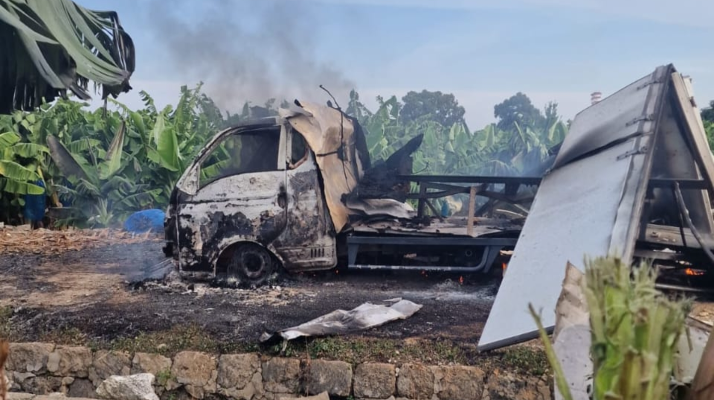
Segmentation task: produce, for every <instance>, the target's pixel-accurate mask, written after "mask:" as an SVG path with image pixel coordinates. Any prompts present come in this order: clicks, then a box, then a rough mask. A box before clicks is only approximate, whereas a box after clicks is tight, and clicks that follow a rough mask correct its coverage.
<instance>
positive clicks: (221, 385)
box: [216, 354, 262, 400]
mask: <svg viewBox="0 0 714 400" xmlns="http://www.w3.org/2000/svg"><path fill="white" fill-rule="evenodd" d="M259 370H260V358H258V355H256V354H230V355H223V356H221V358H220V359H219V361H218V377H217V379H216V382H217V384H218V392H219V393H221V394H223V395H225V396H228V397H231V398H236V399H248V400H249V399H252V398H253V396H254V395H255V394H256V392H257V391H262V376H261V374H260V372H259ZM256 381H257V382H256Z"/></svg>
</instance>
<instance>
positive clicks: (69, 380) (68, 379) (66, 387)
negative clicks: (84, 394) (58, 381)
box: [60, 376, 74, 394]
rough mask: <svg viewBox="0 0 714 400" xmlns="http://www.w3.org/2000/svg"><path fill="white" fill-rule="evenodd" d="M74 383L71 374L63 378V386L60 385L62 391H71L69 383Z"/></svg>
mask: <svg viewBox="0 0 714 400" xmlns="http://www.w3.org/2000/svg"><path fill="white" fill-rule="evenodd" d="M73 383H74V378H72V377H71V376H66V377H64V378H62V386H60V393H62V394H67V393H68V392H69V385H71V384H73Z"/></svg>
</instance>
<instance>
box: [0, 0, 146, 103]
mask: <svg viewBox="0 0 714 400" xmlns="http://www.w3.org/2000/svg"><path fill="white" fill-rule="evenodd" d="M0 22H2V23H0V87H4V88H6V89H5V90H3V91H2V92H0V114H4V113H10V112H12V111H13V110H14V109H18V110H24V111H29V110H31V109H34V108H36V107H39V106H40V105H42V104H43V102H44V101H47V102H52V101H53V100H54V99H55V98H56V97H58V96H64V94H65V93H66V91H67V90H71V91H72V92H73V93H74V94H75V95H77V96H78V97H79V98H81V99H84V100H86V99H89V98H90V95H89V93H88V92H87V86H88V82H89V81H90V80H91V81H93V82H94V83H95V84H96V85H98V86H99V87H101V88H102V90H103V93H102V98H107V97H108V96H109V95H112V96H116V95H118V94H119V93H122V92H127V91H129V90H130V89H131V87H130V86H129V78H130V76H131V74H132V73H133V71H134V68H135V62H134V53H135V51H134V44H133V42H132V40H131V37H130V36H129V35H128V34H127V33H126V32H125V31H124V29H123V28H122V26H121V24H120V23H119V18H118V16H117V15H116V13H114V12H99V11H92V10H88V9H86V8H84V7H81V6H79V5H77V4H76V3H74V2H73V1H71V0H52V1H46V0H22V1H19V0H0Z"/></svg>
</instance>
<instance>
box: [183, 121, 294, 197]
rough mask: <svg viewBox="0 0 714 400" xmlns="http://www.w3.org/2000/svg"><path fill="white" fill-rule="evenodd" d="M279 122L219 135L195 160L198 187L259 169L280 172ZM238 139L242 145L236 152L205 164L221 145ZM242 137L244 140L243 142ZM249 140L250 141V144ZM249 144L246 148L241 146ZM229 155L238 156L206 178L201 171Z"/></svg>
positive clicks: (255, 171)
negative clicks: (198, 158) (248, 159)
mask: <svg viewBox="0 0 714 400" xmlns="http://www.w3.org/2000/svg"><path fill="white" fill-rule="evenodd" d="M280 136H281V127H280V125H271V126H263V127H259V128H257V127H256V128H255V129H249V130H240V131H237V132H233V133H231V134H229V135H226V136H224V137H222V138H221V139H220V140H218V141H217V142H216V143H214V145H213V146H211V147H212V148H211V149H210V150H208V151H207V152H206V153H205V154H204V155H203V156H202V157H201V159H200V160H198V163H197V164H198V168H197V173H198V190H201V189H203V188H205V187H206V186H208V185H210V184H212V183H214V182H216V181H218V180H221V179H225V178H228V177H231V176H237V175H243V174H249V173H259V172H275V171H279V170H280V168H278V159H279V157H280ZM237 138H241V140H240V145H241V148H240V149H238V150H237V153H235V152H232V153H231V154H229V155H228V157H229V158H224V159H219V160H215V161H214V162H213V163H211V164H210V165H204V164H205V163H206V162H207V161H209V160H211V158H212V157H213V156H214V155H216V152H218V151H219V150H220V149H221V146H222V145H224V144H225V143H226V142H228V141H230V140H235V139H237ZM244 139H247V140H245V141H244ZM251 139H252V141H253V142H252V143H250V141H251ZM245 144H249V145H250V147H249V148H245V147H243V146H244V145H245ZM245 157H250V161H248V162H247V163H246V161H245ZM232 158H237V159H236V160H234V162H231V163H228V164H227V165H226V166H224V167H222V168H221V169H220V170H219V172H218V173H217V174H216V175H215V176H212V177H211V178H205V177H204V175H203V171H204V169H206V168H209V167H211V166H216V165H218V164H219V163H221V162H226V161H228V160H231V159H232ZM236 162H237V163H236Z"/></svg>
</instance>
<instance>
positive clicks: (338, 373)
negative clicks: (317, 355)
mask: <svg viewBox="0 0 714 400" xmlns="http://www.w3.org/2000/svg"><path fill="white" fill-rule="evenodd" d="M306 375H307V378H306V382H305V386H306V388H305V389H306V390H307V393H322V392H327V393H329V394H330V395H333V396H343V397H346V396H349V395H350V392H351V389H352V365H351V364H349V363H346V362H344V361H324V360H313V361H312V362H311V363H310V364H309V365H308V366H307V369H306Z"/></svg>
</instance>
